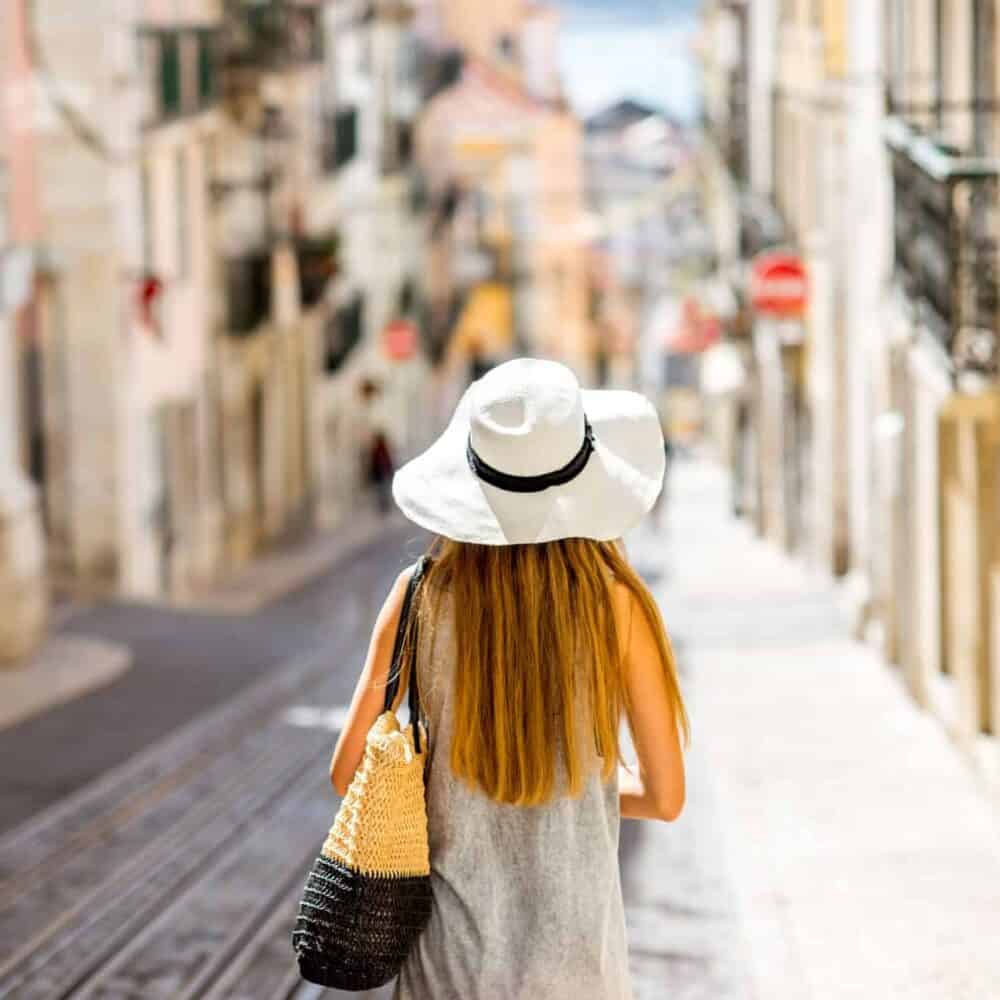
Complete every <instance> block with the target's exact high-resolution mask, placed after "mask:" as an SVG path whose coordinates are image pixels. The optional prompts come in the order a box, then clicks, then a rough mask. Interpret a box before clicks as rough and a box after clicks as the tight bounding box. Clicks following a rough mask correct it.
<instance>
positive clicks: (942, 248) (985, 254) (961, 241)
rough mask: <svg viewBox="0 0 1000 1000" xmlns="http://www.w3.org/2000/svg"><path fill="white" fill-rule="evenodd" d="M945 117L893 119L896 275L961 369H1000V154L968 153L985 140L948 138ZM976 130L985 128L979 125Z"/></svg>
mask: <svg viewBox="0 0 1000 1000" xmlns="http://www.w3.org/2000/svg"><path fill="white" fill-rule="evenodd" d="M940 117H941V116H940V115H937V114H930V115H928V116H927V121H928V122H929V124H924V125H921V124H918V122H917V120H916V119H915V116H913V115H907V117H906V118H903V117H901V116H897V117H893V118H890V119H889V121H888V123H887V125H886V130H885V137H886V142H887V145H888V148H889V153H890V156H891V161H892V175H893V184H894V199H895V204H894V219H895V222H894V227H895V232H894V241H895V255H896V274H897V278H898V281H899V283H900V286H901V287H902V289H903V291H904V293H905V294H906V296H907V298H908V299H909V300H910V301H911V302H912V303H913V304H914V306H915V307H916V310H917V314H918V316H919V319H920V320H921V322H922V324H923V325H924V326H925V327H926V328H927V329H928V330H929V331H930V333H932V334H933V336H934V337H935V339H936V340H937V341H938V342H939V343H940V344H941V346H942V347H943V348H944V350H945V351H946V352H947V353H948V355H949V357H950V358H951V360H952V363H953V364H954V366H955V368H956V369H958V370H965V371H970V370H971V371H980V372H984V373H988V374H995V373H996V372H997V360H998V358H997V341H998V338H997V333H998V320H1000V316H998V306H1000V294H998V274H997V235H996V234H997V224H998V222H1000V212H998V200H997V195H998V181H1000V158H997V157H995V156H987V155H983V154H982V153H979V152H968V151H967V150H969V149H971V148H976V147H980V148H981V143H980V142H978V141H976V142H970V143H968V144H963V145H958V144H955V143H953V142H949V141H946V139H945V138H944V137H943V136H944V133H943V131H942V130H941V129H940V127H939V126H940ZM977 117H978V115H977ZM970 124H971V123H970ZM970 132H971V133H975V134H977V135H981V133H980V130H979V128H978V127H976V128H973V129H971V130H970ZM951 134H952V135H954V134H956V132H955V130H953V131H952V133H951Z"/></svg>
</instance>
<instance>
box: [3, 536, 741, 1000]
mask: <svg viewBox="0 0 1000 1000" xmlns="http://www.w3.org/2000/svg"><path fill="white" fill-rule="evenodd" d="M632 547H633V552H634V554H635V557H636V559H637V562H638V563H639V564H640V568H643V569H645V570H646V571H647V573H648V576H649V578H650V579H651V580H654V581H657V580H658V585H659V586H661V587H662V586H663V585H665V584H669V580H668V579H667V578H663V577H660V574H659V569H660V564H661V563H662V558H663V550H662V543H661V540H660V539H659V538H658V537H657V536H656V535H655V534H653V533H647V534H645V535H642V534H640V535H639V536H637V537H636V539H634V540H633V542H632ZM418 548H419V539H415V538H414V536H413V535H412V534H408V533H399V532H396V533H394V534H392V535H391V536H390V537H387V538H386V539H384V540H383V541H381V542H379V543H376V544H373V545H371V546H368V547H366V548H365V549H363V550H361V551H359V552H358V553H356V554H355V555H354V556H353V557H352V558H350V559H349V560H348V561H347V563H345V564H342V565H340V566H338V567H335V568H334V569H333V570H332V571H331V572H330V573H329V574H327V575H326V576H325V577H324V578H322V579H320V580H318V581H316V582H315V583H314V584H311V585H309V586H308V587H306V588H304V589H303V590H302V591H300V592H299V593H297V594H295V595H292V596H290V597H289V598H287V599H286V600H284V601H282V602H280V603H279V604H277V605H274V606H272V607H270V608H268V609H266V610H264V611H261V612H260V613H259V614H257V615H255V616H252V617H249V618H240V619H236V620H233V619H228V618H226V617H224V616H217V615H199V614H196V613H188V612H185V613H178V612H170V611H166V610H163V609H152V608H145V607H139V606H127V605H114V606H109V607H104V608H99V609H95V610H93V611H92V612H89V613H88V614H87V615H85V616H82V617H80V618H77V619H74V622H73V628H74V629H77V630H79V631H81V632H86V633H88V634H94V635H105V636H109V637H113V638H115V639H116V641H126V642H128V643H129V644H131V645H132V646H133V648H134V650H135V653H136V667H135V668H134V669H133V671H132V672H131V674H130V675H129V676H128V677H127V678H124V679H123V680H122V681H121V682H119V683H118V684H116V685H114V686H112V687H111V688H109V689H106V690H105V691H102V692H96V693H95V694H94V695H93V696H88V697H87V698H84V699H81V700H79V701H78V702H75V703H73V704H72V705H67V706H63V707H62V708H59V709H56V710H54V711H52V712H50V713H48V714H47V715H46V716H43V717H42V718H40V719H37V720H33V721H32V722H30V723H27V724H25V725H23V726H20V727H17V728H15V729H12V730H10V731H9V732H7V733H4V734H0V762H3V763H2V765H0V801H2V802H3V804H4V815H5V817H6V818H7V819H8V823H10V822H12V819H13V818H19V817H20V816H23V815H28V814H30V818H29V819H27V821H25V822H23V823H21V825H19V826H16V827H13V828H12V829H10V830H9V831H8V833H7V834H6V835H5V836H3V837H0V998H11V1000H13V998H16V1000H53V998H61V997H93V998H116V1000H125V998H129V1000H161V998H162V1000H185V998H195V997H201V998H212V1000H224V998H230V1000H236V998H240V1000H257V998H261V1000H268V998H281V1000H289V998H291V1000H314V998H316V997H318V996H320V994H321V991H318V990H315V989H314V988H312V987H311V986H309V985H308V984H304V983H302V982H301V981H300V980H299V979H298V977H297V975H296V973H295V970H294V968H293V967H292V965H291V962H290V957H291V956H290V949H289V929H290V925H291V920H292V916H293V911H294V907H295V905H296V903H297V899H298V894H299V892H300V889H301V885H302V881H303V879H304V875H305V871H306V869H307V866H308V864H309V863H310V861H311V859H312V856H313V855H314V853H315V851H316V849H317V844H318V841H319V840H320V839H321V837H322V834H323V833H324V832H325V830H326V827H327V826H328V825H329V822H330V820H331V818H332V815H333V811H334V808H335V804H336V803H335V800H334V798H333V796H332V795H331V793H330V790H329V787H328V784H327V780H326V765H327V762H328V757H329V753H330V748H331V744H332V740H333V738H334V731H335V729H336V726H337V714H338V713H337V707H338V706H341V705H343V704H344V702H345V701H346V700H347V698H348V696H349V693H350V690H351V688H352V686H353V683H354V679H355V676H356V672H357V670H358V667H359V664H360V656H361V652H362V650H363V646H364V643H365V641H366V638H367V632H368V629H369V627H370V622H371V618H372V615H373V614H374V611H375V609H376V607H377V603H378V600H379V599H380V598H381V596H382V595H383V594H384V593H385V591H386V589H387V587H388V585H389V583H390V581H391V579H392V576H393V575H394V573H395V572H396V571H397V570H398V568H399V567H400V566H401V565H402V564H403V563H404V562H406V561H408V560H409V559H410V558H412V555H413V553H415V552H416V551H417V550H418ZM667 617H668V622H669V621H670V615H669V613H668V616H667ZM674 631H675V638H676V640H677V644H678V647H679V648H680V651H681V655H682V660H683V661H685V662H686V647H687V645H688V643H689V642H692V641H695V642H696V641H697V635H690V636H689V635H687V634H685V632H684V630H681V629H675V630H674ZM690 681H691V678H690V677H689V676H686V677H685V685H686V686H688V685H689V684H690ZM690 707H691V710H692V713H693V715H694V717H695V720H697V716H698V705H697V699H696V698H692V699H691V706H690ZM696 725H697V721H696ZM11 755H15V760H12V757H11ZM15 761H16V762H15ZM29 761H30V762H31V763H30V765H29V764H28V762H29ZM688 768H689V797H688V803H687V807H686V809H685V812H684V814H683V815H682V817H681V819H680V820H679V821H678V822H677V823H675V824H669V825H667V824H650V823H643V824H639V823H629V822H626V823H624V824H623V830H622V841H621V859H622V872H623V887H624V891H625V897H626V906H627V918H628V923H629V934H630V942H631V951H632V962H633V975H634V986H635V993H636V997H637V1000H652V998H661V997H662V998H669V1000H700V998H705V1000H709V998H711V1000H753V998H752V994H751V992H750V991H749V986H748V976H747V971H746V963H745V959H744V952H745V949H744V945H743V937H742V935H741V931H740V926H739V921H738V918H737V916H736V909H735V906H734V902H733V895H732V892H731V890H730V886H729V877H728V872H727V868H726V863H725V855H724V850H723V845H722V841H721V840H720V837H719V835H718V834H719V831H718V807H717V802H716V801H715V791H714V787H713V782H712V777H711V774H710V770H709V767H708V764H707V761H706V759H705V756H704V754H703V751H702V749H701V747H700V746H699V745H697V744H696V745H695V746H694V747H692V751H691V754H690V756H689V761H688ZM67 792H71V794H68V795H67V794H66V793H67ZM39 805H43V806H45V807H44V808H42V809H41V810H39V809H38V808H37V807H38V806H39ZM324 995H325V996H331V995H332V994H330V993H327V994H324ZM388 995H389V992H388V991H382V992H381V993H379V994H378V995H377V996H378V1000H384V998H386V997H388ZM369 1000H372V998H369ZM581 1000H588V998H581ZM594 1000H597V998H594Z"/></svg>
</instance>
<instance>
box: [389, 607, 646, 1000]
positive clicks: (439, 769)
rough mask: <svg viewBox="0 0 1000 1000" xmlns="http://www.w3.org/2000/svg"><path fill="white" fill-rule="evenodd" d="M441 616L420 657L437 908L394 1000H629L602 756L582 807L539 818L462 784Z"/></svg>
mask: <svg viewBox="0 0 1000 1000" xmlns="http://www.w3.org/2000/svg"><path fill="white" fill-rule="evenodd" d="M426 596H427V597H430V596H431V595H429V594H428V595H426ZM439 611H440V613H439V614H438V616H437V617H438V620H437V621H436V622H435V623H434V625H433V628H424V629H423V630H422V632H421V643H420V645H421V648H420V650H419V657H418V676H419V679H420V689H421V698H422V701H423V704H424V707H425V711H426V713H427V716H428V720H429V722H430V727H431V739H430V748H429V759H428V771H427V814H428V826H429V832H430V858H431V884H432V888H433V891H434V907H433V911H432V914H431V918H430V923H429V925H428V927H427V929H426V930H425V931H424V933H423V934H422V935H421V937H420V938H419V940H418V941H417V943H416V945H415V947H414V948H413V950H412V951H411V952H410V955H409V956H408V958H407V960H406V963H405V965H404V966H403V969H402V972H401V974H400V976H399V980H398V982H397V985H396V991H395V993H394V1000H631V997H632V991H631V987H630V985H629V976H628V950H627V945H626V937H625V915H624V908H623V906H622V895H621V882H620V877H619V870H618V827H619V811H618V808H619V806H618V783H617V778H614V779H612V780H611V781H609V782H608V783H603V782H602V779H601V775H600V770H599V765H600V759H599V758H598V757H597V756H596V754H595V757H594V771H593V773H592V775H591V778H590V780H589V782H588V784H587V785H586V788H585V790H584V792H583V795H582V796H581V797H580V798H577V799H570V798H566V797H562V798H558V799H555V800H553V801H552V802H550V803H548V804H546V805H544V806H538V807H533V808H519V807H516V806H509V805H502V804H499V803H496V802H493V801H491V800H490V799H488V798H487V797H486V796H485V795H482V794H480V793H479V792H477V791H475V790H472V789H470V788H469V787H468V786H466V785H465V784H463V783H462V782H461V781H459V780H458V779H456V778H455V777H454V775H453V774H452V773H451V768H450V767H449V763H448V759H449V745H450V738H451V709H452V697H451V691H452V684H451V680H452V673H453V671H454V670H455V669H456V663H455V650H454V639H453V630H452V617H451V616H452V609H451V605H450V602H449V600H448V597H447V595H442V598H441V601H440V605H439Z"/></svg>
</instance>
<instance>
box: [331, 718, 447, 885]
mask: <svg viewBox="0 0 1000 1000" xmlns="http://www.w3.org/2000/svg"><path fill="white" fill-rule="evenodd" d="M322 853H323V856H324V857H327V858H330V859H331V860H333V861H339V862H340V863H341V864H342V865H346V866H347V867H348V868H351V869H352V870H354V871H357V872H361V873H362V874H364V875H383V876H393V875H395V876H408V875H428V874H430V870H431V868H430V853H429V849H428V845H427V806H426V803H425V801H424V753H422V752H421V753H419V754H418V753H417V752H416V750H415V749H414V746H413V731H412V728H411V727H410V726H407V727H406V729H400V727H399V720H398V719H397V718H396V715H395V713H394V712H384V713H383V714H382V715H380V716H379V717H378V719H376V720H375V724H374V725H373V726H372V728H371V729H370V730H369V732H368V738H367V740H366V742H365V755H364V757H363V759H362V761H361V766H360V767H359V768H358V770H357V772H356V773H355V775H354V780H353V781H351V785H350V787H349V788H348V789H347V794H346V795H345V796H344V801H343V802H341V804H340V809H338V810H337V816H336V818H335V819H334V821H333V826H332V827H331V828H330V833H329V834H328V835H327V838H326V842H325V843H324V844H323V851H322Z"/></svg>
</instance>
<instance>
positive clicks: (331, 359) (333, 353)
mask: <svg viewBox="0 0 1000 1000" xmlns="http://www.w3.org/2000/svg"><path fill="white" fill-rule="evenodd" d="M364 320H365V300H364V296H363V295H361V294H360V293H358V294H356V295H355V296H354V298H353V299H352V300H351V301H350V302H349V303H347V304H346V305H344V306H341V307H340V308H339V309H338V310H337V311H336V312H335V313H334V314H333V315H332V316H331V317H330V319H329V320H328V321H327V324H326V330H325V331H324V340H325V344H324V361H323V367H324V369H325V370H326V373H327V374H328V375H332V374H333V373H334V372H336V371H338V370H339V368H340V367H341V365H343V363H344V362H345V361H346V360H347V358H348V356H349V355H350V353H351V351H353V350H354V348H355V347H357V346H358V344H359V343H361V338H362V336H363V334H364V325H365V324H364Z"/></svg>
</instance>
